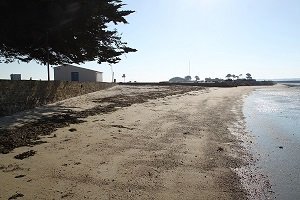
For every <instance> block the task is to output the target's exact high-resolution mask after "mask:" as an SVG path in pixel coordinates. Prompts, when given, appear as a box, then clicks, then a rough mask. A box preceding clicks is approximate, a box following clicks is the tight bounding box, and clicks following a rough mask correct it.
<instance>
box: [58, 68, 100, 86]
mask: <svg viewBox="0 0 300 200" xmlns="http://www.w3.org/2000/svg"><path fill="white" fill-rule="evenodd" d="M54 80H56V81H79V82H103V72H98V71H95V70H91V69H86V68H82V67H77V66H74V65H68V64H63V65H61V66H58V67H55V68H54Z"/></svg>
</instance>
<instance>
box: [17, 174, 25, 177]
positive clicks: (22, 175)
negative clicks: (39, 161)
mask: <svg viewBox="0 0 300 200" xmlns="http://www.w3.org/2000/svg"><path fill="white" fill-rule="evenodd" d="M25 176H26V175H24V174H21V175H18V176H15V178H23V177H25Z"/></svg>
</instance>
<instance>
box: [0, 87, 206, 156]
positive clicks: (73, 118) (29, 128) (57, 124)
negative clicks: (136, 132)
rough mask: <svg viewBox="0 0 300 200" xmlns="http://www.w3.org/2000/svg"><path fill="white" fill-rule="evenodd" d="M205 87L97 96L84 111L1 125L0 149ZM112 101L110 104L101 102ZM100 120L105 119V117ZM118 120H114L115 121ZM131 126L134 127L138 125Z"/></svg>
mask: <svg viewBox="0 0 300 200" xmlns="http://www.w3.org/2000/svg"><path fill="white" fill-rule="evenodd" d="M199 90H205V88H204V87H201V86H199V87H198V86H197V87H193V86H168V87H164V90H160V91H151V92H141V93H140V94H135V95H124V94H119V95H115V96H110V97H105V98H100V99H96V100H93V102H95V103H98V104H99V105H97V106H95V107H93V108H90V109H87V110H83V111H71V110H69V111H66V112H65V113H62V114H54V115H52V116H45V117H42V118H41V119H39V120H37V121H36V122H30V123H26V124H25V125H23V126H20V127H16V128H14V129H0V153H1V154H7V153H9V152H11V151H12V150H13V149H15V148H17V147H21V146H28V145H36V144H34V141H37V140H40V136H46V135H50V134H51V133H53V132H54V131H56V130H57V129H58V128H64V127H68V126H70V124H79V123H83V122H85V121H84V120H83V118H87V117H89V116H95V115H100V114H106V113H111V112H114V111H116V110H118V109H117V108H124V107H129V106H131V105H133V104H140V103H144V102H147V101H149V100H152V99H159V98H164V97H166V96H171V95H180V94H184V93H187V92H191V91H199ZM103 103H108V105H105V106H103V105H101V104H103ZM100 121H105V119H101V120H100ZM111 123H114V122H111ZM116 128H127V129H129V130H133V129H134V128H128V127H116Z"/></svg>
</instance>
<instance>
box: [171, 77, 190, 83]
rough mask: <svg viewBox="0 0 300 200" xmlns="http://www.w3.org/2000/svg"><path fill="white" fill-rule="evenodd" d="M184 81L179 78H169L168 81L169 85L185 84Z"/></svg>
mask: <svg viewBox="0 0 300 200" xmlns="http://www.w3.org/2000/svg"><path fill="white" fill-rule="evenodd" d="M185 81H186V80H185V79H184V78H181V77H174V78H171V79H170V80H169V82H170V83H182V82H185Z"/></svg>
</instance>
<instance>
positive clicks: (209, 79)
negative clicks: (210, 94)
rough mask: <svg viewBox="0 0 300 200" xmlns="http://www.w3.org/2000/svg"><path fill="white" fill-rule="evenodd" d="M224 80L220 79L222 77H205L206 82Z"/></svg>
mask: <svg viewBox="0 0 300 200" xmlns="http://www.w3.org/2000/svg"><path fill="white" fill-rule="evenodd" d="M223 81H224V80H223V79H220V78H205V82H214V83H217V82H223Z"/></svg>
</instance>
